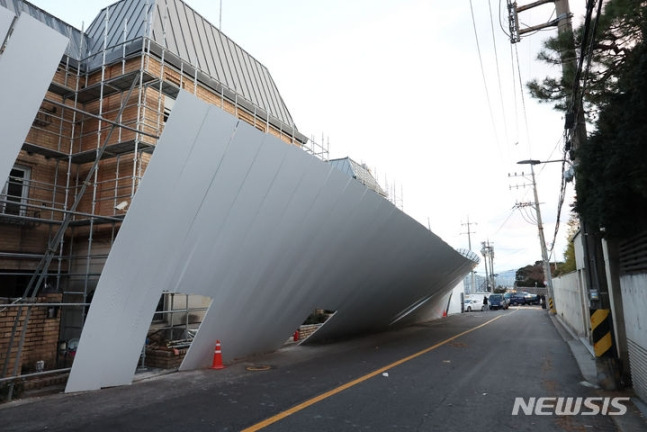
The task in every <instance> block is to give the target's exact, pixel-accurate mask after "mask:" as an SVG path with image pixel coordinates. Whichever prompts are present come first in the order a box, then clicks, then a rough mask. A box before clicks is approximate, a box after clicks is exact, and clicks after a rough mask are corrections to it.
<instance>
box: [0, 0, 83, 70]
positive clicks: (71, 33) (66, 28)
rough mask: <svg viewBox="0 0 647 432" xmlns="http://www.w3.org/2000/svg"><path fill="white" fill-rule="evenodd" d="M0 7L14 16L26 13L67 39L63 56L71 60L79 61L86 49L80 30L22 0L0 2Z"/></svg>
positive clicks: (2, 0)
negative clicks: (68, 41) (67, 42)
mask: <svg viewBox="0 0 647 432" xmlns="http://www.w3.org/2000/svg"><path fill="white" fill-rule="evenodd" d="M0 6H2V7H4V8H6V9H9V10H10V11H11V12H13V13H14V14H15V15H20V14H21V13H26V14H28V15H30V16H32V17H33V18H36V19H37V20H38V21H40V22H42V23H44V24H46V25H47V26H48V27H50V28H53V29H54V30H56V31H58V32H59V33H60V34H62V35H63V36H65V37H67V38H68V39H69V40H70V43H69V44H68V46H67V48H66V49H65V55H67V56H68V57H70V58H71V59H75V60H79V58H80V55H81V53H82V52H84V51H85V48H87V44H88V41H87V36H85V35H84V34H83V33H82V32H81V31H80V30H78V29H76V28H75V27H73V26H71V25H69V24H67V23H66V22H64V21H62V20H60V19H58V18H56V17H55V16H54V15H52V14H50V13H48V12H45V11H44V10H42V9H40V8H38V7H36V6H34V5H33V4H31V3H29V2H26V1H23V0H0Z"/></svg>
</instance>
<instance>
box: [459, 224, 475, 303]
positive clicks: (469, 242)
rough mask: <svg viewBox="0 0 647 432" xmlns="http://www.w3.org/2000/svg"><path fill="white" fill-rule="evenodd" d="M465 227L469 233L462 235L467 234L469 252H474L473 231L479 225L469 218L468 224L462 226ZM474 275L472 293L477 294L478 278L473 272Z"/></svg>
mask: <svg viewBox="0 0 647 432" xmlns="http://www.w3.org/2000/svg"><path fill="white" fill-rule="evenodd" d="M461 225H463V226H465V225H467V232H466V233H461V234H467V245H468V248H469V251H470V252H472V233H474V232H475V231H472V230H471V226H472V225H478V224H477V223H476V222H470V217H469V216H467V222H466V223H464V224H461ZM471 274H472V283H471V286H470V288H471V291H474V292H476V276H475V275H474V272H471Z"/></svg>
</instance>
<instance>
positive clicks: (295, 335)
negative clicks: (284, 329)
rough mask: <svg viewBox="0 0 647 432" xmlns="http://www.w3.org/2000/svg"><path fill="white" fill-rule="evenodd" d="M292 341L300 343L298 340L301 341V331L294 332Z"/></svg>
mask: <svg viewBox="0 0 647 432" xmlns="http://www.w3.org/2000/svg"><path fill="white" fill-rule="evenodd" d="M292 340H293V341H294V342H296V341H298V340H299V330H295V331H294V335H292Z"/></svg>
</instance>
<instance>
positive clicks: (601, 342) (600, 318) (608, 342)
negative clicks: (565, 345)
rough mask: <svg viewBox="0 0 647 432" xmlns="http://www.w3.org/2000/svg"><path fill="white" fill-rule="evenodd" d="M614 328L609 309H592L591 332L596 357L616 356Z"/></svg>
mask: <svg viewBox="0 0 647 432" xmlns="http://www.w3.org/2000/svg"><path fill="white" fill-rule="evenodd" d="M612 328H613V327H612V322H611V311H610V310H609V309H591V332H592V334H593V351H594V352H595V357H597V358H602V357H615V355H616V354H615V350H614V349H613V335H612V333H611V331H612Z"/></svg>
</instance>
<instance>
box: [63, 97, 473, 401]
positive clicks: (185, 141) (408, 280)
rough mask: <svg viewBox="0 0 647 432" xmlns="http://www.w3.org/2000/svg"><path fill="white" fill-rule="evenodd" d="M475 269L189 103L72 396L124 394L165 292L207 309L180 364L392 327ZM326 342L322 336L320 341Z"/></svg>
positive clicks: (269, 139) (156, 170) (104, 279)
mask: <svg viewBox="0 0 647 432" xmlns="http://www.w3.org/2000/svg"><path fill="white" fill-rule="evenodd" d="M474 265H475V263H474V262H472V261H470V260H468V259H467V258H465V257H463V256H462V255H461V254H459V253H458V252H456V251H455V250H454V249H452V248H451V247H450V246H448V245H447V244H445V243H444V242H443V241H442V240H441V239H440V238H439V237H437V236H436V235H434V234H433V233H431V232H430V231H428V230H427V229H426V228H424V227H423V226H422V225H420V224H419V223H417V222H415V221H414V220H413V219H411V218H410V217H409V216H407V215H406V214H404V213H403V212H402V211H400V210H399V209H397V208H396V207H395V206H394V205H393V204H392V203H390V202H389V201H387V200H385V199H384V198H382V197H380V196H379V195H378V194H376V193H375V192H373V191H371V190H369V189H367V188H366V187H365V186H363V185H362V184H360V183H359V182H357V181H355V180H353V179H352V178H350V177H348V176H345V175H344V174H343V173H341V172H339V171H338V170H336V169H335V168H333V167H332V166H330V165H329V164H327V163H325V162H322V161H320V160H318V159H316V158H315V157H313V156H311V155H309V154H307V153H306V152H304V151H303V150H301V149H300V148H298V147H296V146H292V145H288V144H286V143H285V142H283V141H281V140H279V139H278V138H276V137H273V136H271V135H269V134H265V133H262V132H260V131H258V130H257V129H256V128H254V127H253V126H251V125H249V124H247V123H245V122H242V121H239V120H237V119H236V118H235V117H233V116H231V115H230V114H228V113H226V112H224V111H222V110H221V109H220V108H217V107H215V106H211V105H208V104H206V103H204V102H202V101H200V100H198V99H197V98H195V97H194V96H192V95H189V94H187V93H185V92H181V93H180V95H179V97H178V99H177V101H176V103H175V106H174V109H173V112H172V114H171V116H170V118H169V121H168V123H167V124H166V127H165V129H164V132H163V134H162V136H161V137H160V140H159V142H158V144H157V147H156V149H155V152H154V155H153V158H152V160H151V163H150V165H149V166H148V168H147V170H146V173H145V175H144V177H143V180H142V183H141V186H140V188H139V190H138V191H137V193H136V195H135V197H134V199H133V202H132V204H131V207H130V209H129V211H128V214H127V215H126V217H125V219H124V222H123V225H122V227H121V229H120V231H119V234H118V236H117V238H116V241H115V243H114V246H113V247H112V249H111V251H110V254H109V257H108V259H107V262H106V265H105V267H104V270H103V272H102V274H101V278H100V280H99V282H98V286H97V289H96V292H95V294H94V297H93V301H92V305H91V307H90V310H89V313H88V317H87V320H86V323H85V325H84V328H83V333H82V335H81V339H80V343H79V347H78V351H77V354H76V358H75V361H74V365H73V367H72V371H71V374H70V378H69V380H68V384H67V388H66V391H67V392H72V391H80V390H92V389H98V388H101V387H108V386H116V385H123V384H130V383H131V381H132V378H133V375H134V372H135V369H136V367H137V364H138V359H139V356H140V353H141V351H142V346H143V345H144V342H145V338H146V333H147V330H148V328H149V325H150V323H151V320H152V317H153V314H154V312H155V308H156V305H157V303H158V300H159V298H160V295H161V294H162V292H164V291H165V292H181V293H190V294H200V295H205V296H209V297H211V298H212V302H211V305H210V307H209V309H208V311H207V313H206V316H205V318H204V320H203V322H202V324H201V326H200V328H199V330H198V332H197V335H196V337H195V339H194V340H193V342H192V344H191V347H190V349H189V351H188V352H187V355H186V357H185V359H184V361H183V363H182V365H181V367H180V368H181V369H194V368H201V367H207V366H209V365H210V364H211V361H212V358H213V350H214V344H215V341H216V340H221V341H222V346H223V359H224V360H225V361H228V360H231V359H234V358H239V357H242V356H245V355H249V354H252V353H260V352H266V351H269V350H273V349H276V348H278V347H280V346H281V345H282V344H283V343H284V342H285V341H286V339H287V337H289V336H290V335H291V334H292V333H293V332H294V330H295V329H296V328H298V326H299V325H300V323H302V322H303V321H304V319H305V318H306V317H307V316H308V315H309V314H310V313H311V312H312V310H313V309H314V308H315V307H321V308H326V309H331V310H335V311H337V313H336V314H335V316H334V317H333V318H331V319H330V320H329V321H328V322H327V323H326V324H325V325H324V326H323V327H322V329H320V330H319V332H322V333H321V334H323V335H324V336H326V337H330V336H334V335H340V334H348V333H352V332H356V331H359V330H368V329H383V328H387V327H388V326H389V325H390V324H391V323H392V322H393V321H394V320H395V319H397V317H398V316H399V315H400V314H402V313H403V312H405V311H407V309H408V308H410V307H411V305H414V304H416V303H419V302H421V301H422V302H423V303H424V304H425V306H426V307H430V304H431V302H429V301H427V300H428V299H429V298H431V297H433V296H435V295H438V296H439V297H446V296H445V294H447V293H448V292H449V290H451V289H452V288H453V287H454V286H455V285H456V283H457V281H458V280H460V279H461V278H462V277H463V276H464V275H465V274H466V273H468V272H469V271H470V270H471V269H472V267H473V266H474ZM315 334H318V333H315Z"/></svg>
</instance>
